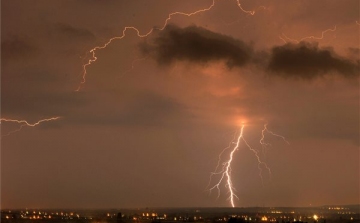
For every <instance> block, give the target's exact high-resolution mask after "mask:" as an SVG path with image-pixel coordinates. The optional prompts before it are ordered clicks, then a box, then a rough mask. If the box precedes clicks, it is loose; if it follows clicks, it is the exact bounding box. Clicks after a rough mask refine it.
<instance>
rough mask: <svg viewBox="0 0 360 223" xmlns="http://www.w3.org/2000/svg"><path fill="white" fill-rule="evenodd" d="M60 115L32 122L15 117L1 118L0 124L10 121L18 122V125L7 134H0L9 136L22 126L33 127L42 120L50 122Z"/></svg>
mask: <svg viewBox="0 0 360 223" xmlns="http://www.w3.org/2000/svg"><path fill="white" fill-rule="evenodd" d="M59 118H61V117H59V116H56V117H51V118H45V119H41V120H39V121H37V122H34V123H30V122H28V121H26V120H17V119H8V118H1V119H0V124H2V122H12V123H16V124H20V127H19V128H17V129H15V130H12V131H10V132H8V133H7V134H5V135H2V136H9V135H11V134H13V133H15V132H18V131H20V130H21V129H22V128H23V127H26V126H27V127H35V126H37V125H40V124H41V123H42V122H50V121H55V120H57V119H59Z"/></svg>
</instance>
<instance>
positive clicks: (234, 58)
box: [140, 25, 253, 68]
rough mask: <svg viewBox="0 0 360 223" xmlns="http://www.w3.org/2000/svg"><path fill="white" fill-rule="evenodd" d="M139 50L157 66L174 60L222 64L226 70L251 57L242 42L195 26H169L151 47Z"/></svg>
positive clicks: (146, 45)
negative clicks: (153, 60) (217, 62)
mask: <svg viewBox="0 0 360 223" xmlns="http://www.w3.org/2000/svg"><path fill="white" fill-rule="evenodd" d="M140 49H141V51H142V53H143V54H145V55H151V56H153V57H155V59H156V61H157V62H158V63H159V64H160V65H169V64H171V63H172V62H174V61H175V60H179V61H190V62H193V63H201V64H205V63H208V62H213V61H219V60H224V61H225V62H226V64H227V66H228V67H229V68H231V67H234V66H237V67H242V66H245V65H246V64H247V63H249V62H250V60H251V58H252V54H253V49H252V47H251V46H250V45H248V44H246V43H244V42H243V41H241V40H236V39H234V38H232V37H230V36H225V35H222V34H219V33H215V32H211V31H209V30H206V29H204V28H201V27H197V26H189V27H186V28H180V27H177V26H174V25H169V26H167V27H166V28H165V30H163V31H161V32H159V33H158V36H157V37H156V38H155V39H154V40H153V42H152V43H148V42H144V43H142V44H141V45H140Z"/></svg>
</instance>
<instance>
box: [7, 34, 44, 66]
mask: <svg viewBox="0 0 360 223" xmlns="http://www.w3.org/2000/svg"><path fill="white" fill-rule="evenodd" d="M37 51H38V48H37V47H36V45H35V44H34V43H33V42H32V41H30V40H29V39H28V38H26V37H19V36H13V37H12V38H9V39H6V40H3V41H2V42H1V56H2V58H3V59H5V60H9V59H25V58H29V57H31V56H32V55H33V54H34V53H36V52H37Z"/></svg>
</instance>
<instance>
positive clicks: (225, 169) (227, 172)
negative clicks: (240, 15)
mask: <svg viewBox="0 0 360 223" xmlns="http://www.w3.org/2000/svg"><path fill="white" fill-rule="evenodd" d="M244 128H245V124H242V125H241V128H240V133H239V136H238V137H237V138H236V137H234V139H233V140H232V141H231V142H230V145H229V146H228V147H226V148H225V149H224V150H223V151H222V152H221V153H220V154H219V160H218V164H217V166H216V168H215V171H214V172H212V173H211V174H210V180H209V184H208V188H209V186H210V185H211V181H212V177H213V176H214V175H220V179H219V181H218V182H217V183H216V184H215V185H214V186H212V187H210V188H209V191H210V192H211V191H212V190H214V189H217V191H218V197H220V185H221V183H222V182H223V181H225V182H226V183H225V187H226V188H227V189H228V190H229V194H230V195H229V200H230V204H231V206H232V207H235V203H234V198H237V199H239V198H238V196H237V195H236V194H235V192H234V191H235V188H234V185H233V182H232V179H231V163H232V161H233V159H234V158H233V157H234V153H235V152H236V150H238V149H239V147H240V141H241V140H242V141H243V143H244V144H245V146H246V147H247V148H248V149H249V150H250V151H251V152H253V153H254V155H255V157H256V160H257V162H258V169H259V176H260V178H261V181H262V183H263V177H262V170H263V168H265V169H266V170H267V171H268V173H269V175H271V170H270V168H269V167H268V165H267V164H266V163H265V162H263V161H262V160H261V158H260V156H259V153H258V151H257V150H255V149H253V148H252V147H251V146H250V144H249V143H248V142H247V141H246V140H245V138H244ZM265 132H267V133H269V134H271V135H273V136H276V137H280V138H282V139H283V140H284V142H286V143H287V144H290V143H289V142H288V141H287V140H286V139H285V137H283V136H281V135H278V134H276V133H274V132H272V131H270V130H268V129H267V124H265V125H264V129H263V130H262V131H261V139H260V144H261V145H262V146H270V144H269V143H266V142H265ZM232 144H235V145H234V147H233V148H232V149H231V152H230V154H229V158H228V160H227V161H225V162H224V163H223V164H222V165H223V166H222V168H221V170H218V169H219V166H220V162H221V156H222V154H223V153H224V152H225V151H226V150H228V149H230V148H231V145H232Z"/></svg>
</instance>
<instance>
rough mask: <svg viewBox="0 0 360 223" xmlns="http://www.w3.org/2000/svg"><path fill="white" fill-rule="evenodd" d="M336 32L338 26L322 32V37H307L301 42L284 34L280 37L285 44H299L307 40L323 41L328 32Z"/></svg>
mask: <svg viewBox="0 0 360 223" xmlns="http://www.w3.org/2000/svg"><path fill="white" fill-rule="evenodd" d="M335 31H336V25H335V26H334V28H332V29H326V30H324V31H322V32H321V36H319V37H317V36H306V37H304V38H302V39H300V40H296V39H292V38H290V37H288V36H286V35H285V34H284V33H282V36H279V38H280V39H281V40H282V41H284V42H285V43H287V42H295V43H299V42H301V41H304V40H307V39H313V40H322V39H324V37H325V33H327V32H335Z"/></svg>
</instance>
